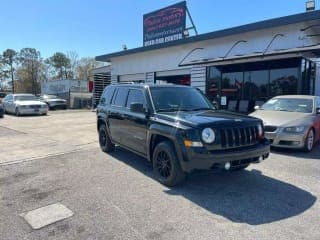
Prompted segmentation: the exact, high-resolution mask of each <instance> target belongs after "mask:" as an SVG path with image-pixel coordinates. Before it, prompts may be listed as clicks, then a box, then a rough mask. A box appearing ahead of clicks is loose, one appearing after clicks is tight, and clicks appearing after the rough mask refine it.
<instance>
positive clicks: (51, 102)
mask: <svg viewBox="0 0 320 240" xmlns="http://www.w3.org/2000/svg"><path fill="white" fill-rule="evenodd" d="M39 99H40V101H42V102H45V103H46V104H47V105H48V107H49V109H67V101H66V100H64V99H62V98H59V97H57V96H55V95H47V94H44V95H41V96H40V98H39Z"/></svg>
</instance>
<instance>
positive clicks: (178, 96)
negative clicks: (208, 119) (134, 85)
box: [150, 87, 214, 112]
mask: <svg viewBox="0 0 320 240" xmlns="http://www.w3.org/2000/svg"><path fill="white" fill-rule="evenodd" d="M150 91H151V95H152V100H153V103H154V106H155V108H156V111H158V112H159V111H196V110H207V109H214V107H213V106H212V105H211V104H210V102H209V101H208V100H207V99H206V98H205V97H204V96H203V95H202V94H201V93H200V92H199V91H198V90H197V89H195V88H187V87H183V88H182V87H181V88H180V87H153V88H150Z"/></svg>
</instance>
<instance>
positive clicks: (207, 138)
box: [201, 128, 216, 143]
mask: <svg viewBox="0 0 320 240" xmlns="http://www.w3.org/2000/svg"><path fill="white" fill-rule="evenodd" d="M201 137H202V140H203V141H204V142H205V143H213V142H214V140H215V139H216V135H215V133H214V131H213V130H212V129H211V128H205V129H203V130H202V133H201Z"/></svg>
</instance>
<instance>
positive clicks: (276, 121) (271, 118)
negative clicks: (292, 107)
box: [250, 110, 312, 127]
mask: <svg viewBox="0 0 320 240" xmlns="http://www.w3.org/2000/svg"><path fill="white" fill-rule="evenodd" d="M250 116H253V117H256V118H260V119H262V121H263V124H264V125H271V126H277V127H280V126H294V125H303V124H308V123H307V122H309V121H311V117H312V114H311V113H299V112H283V111H268V110H257V111H255V112H253V113H251V114H250Z"/></svg>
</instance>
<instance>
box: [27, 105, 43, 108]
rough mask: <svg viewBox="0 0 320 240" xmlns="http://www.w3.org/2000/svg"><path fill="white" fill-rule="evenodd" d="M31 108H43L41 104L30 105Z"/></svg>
mask: <svg viewBox="0 0 320 240" xmlns="http://www.w3.org/2000/svg"><path fill="white" fill-rule="evenodd" d="M30 108H41V105H30Z"/></svg>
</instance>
